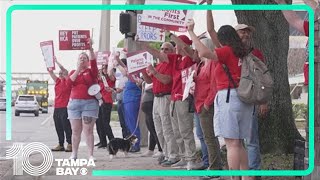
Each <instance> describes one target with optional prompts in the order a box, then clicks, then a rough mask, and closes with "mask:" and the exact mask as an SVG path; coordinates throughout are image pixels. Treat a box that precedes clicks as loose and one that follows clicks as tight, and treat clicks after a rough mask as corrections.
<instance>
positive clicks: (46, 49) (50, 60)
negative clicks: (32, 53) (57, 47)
mask: <svg viewBox="0 0 320 180" xmlns="http://www.w3.org/2000/svg"><path fill="white" fill-rule="evenodd" d="M40 48H41V51H42V55H43V57H44V61H45V63H46V66H47V69H48V70H49V71H53V70H55V62H54V49H53V41H44V42H40Z"/></svg>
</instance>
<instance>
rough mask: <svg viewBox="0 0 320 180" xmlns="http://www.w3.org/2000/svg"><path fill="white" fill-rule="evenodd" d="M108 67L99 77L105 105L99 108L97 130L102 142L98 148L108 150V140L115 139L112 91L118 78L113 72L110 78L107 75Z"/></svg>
mask: <svg viewBox="0 0 320 180" xmlns="http://www.w3.org/2000/svg"><path fill="white" fill-rule="evenodd" d="M107 70H108V66H107V65H102V68H101V72H100V75H99V76H98V82H99V85H100V87H101V90H100V93H101V95H102V100H103V103H102V104H101V105H100V108H99V116H98V117H99V118H98V119H97V121H96V128H97V132H98V135H99V139H100V142H99V143H98V144H97V146H98V148H107V144H108V143H107V138H106V136H108V139H109V141H110V140H111V139H113V138H114V135H113V132H112V129H111V126H110V118H111V110H112V104H113V100H112V91H113V89H112V88H114V86H115V80H116V78H115V77H114V75H113V70H112V71H111V74H110V76H109V75H108V73H107Z"/></svg>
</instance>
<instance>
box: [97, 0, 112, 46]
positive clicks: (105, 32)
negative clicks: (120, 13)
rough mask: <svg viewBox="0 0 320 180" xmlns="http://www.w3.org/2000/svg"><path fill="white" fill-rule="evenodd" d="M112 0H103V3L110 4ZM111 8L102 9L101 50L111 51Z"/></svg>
mask: <svg viewBox="0 0 320 180" xmlns="http://www.w3.org/2000/svg"><path fill="white" fill-rule="evenodd" d="M110 2H111V0H102V4H103V5H109V4H110ZM110 15H111V11H110V10H102V11H101V22H100V38H99V51H110V28H111V26H110Z"/></svg>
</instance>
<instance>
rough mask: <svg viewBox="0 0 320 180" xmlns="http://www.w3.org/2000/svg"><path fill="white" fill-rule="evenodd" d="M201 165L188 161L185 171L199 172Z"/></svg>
mask: <svg viewBox="0 0 320 180" xmlns="http://www.w3.org/2000/svg"><path fill="white" fill-rule="evenodd" d="M202 168H203V165H202V164H201V163H197V162H194V161H188V164H187V170H199V169H202Z"/></svg>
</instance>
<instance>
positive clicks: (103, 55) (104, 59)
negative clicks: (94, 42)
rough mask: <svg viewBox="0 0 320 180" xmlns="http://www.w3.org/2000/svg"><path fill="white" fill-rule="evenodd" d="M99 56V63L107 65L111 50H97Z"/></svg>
mask: <svg viewBox="0 0 320 180" xmlns="http://www.w3.org/2000/svg"><path fill="white" fill-rule="evenodd" d="M95 54H96V58H97V65H105V64H108V61H109V56H110V54H111V53H110V51H98V52H95Z"/></svg>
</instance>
